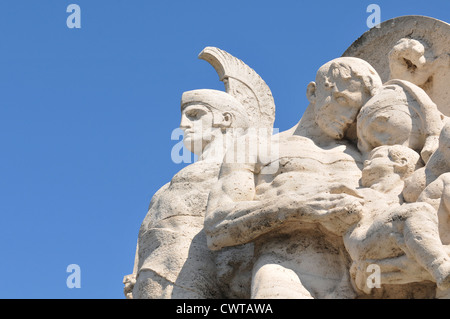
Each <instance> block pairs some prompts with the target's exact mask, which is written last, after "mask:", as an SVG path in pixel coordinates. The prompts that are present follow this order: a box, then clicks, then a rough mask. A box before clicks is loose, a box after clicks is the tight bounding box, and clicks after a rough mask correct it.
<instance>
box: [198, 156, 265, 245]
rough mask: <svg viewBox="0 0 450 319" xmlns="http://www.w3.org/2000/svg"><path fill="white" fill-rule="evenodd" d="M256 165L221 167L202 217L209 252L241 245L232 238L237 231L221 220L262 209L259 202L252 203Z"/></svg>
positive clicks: (224, 165) (236, 164)
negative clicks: (204, 214) (203, 218)
mask: <svg viewBox="0 0 450 319" xmlns="http://www.w3.org/2000/svg"><path fill="white" fill-rule="evenodd" d="M255 166H256V165H255V164H248V163H246V164H240V163H224V164H222V167H221V171H220V175H219V179H218V181H217V183H216V184H215V186H214V187H213V188H212V189H211V192H210V194H209V199H208V206H207V209H206V216H205V232H206V234H207V239H208V247H209V248H210V249H212V250H218V249H221V248H223V247H226V246H234V245H238V244H240V243H241V241H242V240H238V238H235V236H234V235H235V233H236V232H237V231H239V229H236V227H227V226H226V225H224V224H225V223H224V221H226V220H230V219H236V218H239V217H240V216H242V215H245V214H247V213H249V212H250V211H251V210H252V209H254V208H257V207H260V206H261V203H260V202H259V201H254V200H253V199H254V196H255V175H254V173H255ZM233 226H236V225H233Z"/></svg>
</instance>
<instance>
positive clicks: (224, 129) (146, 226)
mask: <svg viewBox="0 0 450 319" xmlns="http://www.w3.org/2000/svg"><path fill="white" fill-rule="evenodd" d="M216 56H219V57H220V58H222V59H223V60H220V61H219V60H214V58H215V57H216ZM200 57H201V58H202V59H205V60H207V61H208V62H210V63H211V64H212V65H213V66H214V67H215V68H216V69H220V68H222V70H225V71H226V72H231V73H232V75H233V76H234V78H233V79H234V80H236V81H240V83H242V85H245V86H246V87H247V88H251V89H254V86H255V85H256V84H257V85H258V89H259V90H264V94H265V96H266V98H267V97H269V96H271V94H270V90H269V89H268V87H267V85H265V83H264V81H263V80H262V79H261V78H260V77H259V76H258V75H257V74H256V73H255V72H254V71H253V70H252V69H250V68H249V67H248V66H246V65H245V64H244V63H243V62H242V61H240V60H238V59H236V58H235V57H232V56H231V55H229V54H228V53H226V52H224V51H221V50H219V49H217V48H209V47H208V48H205V49H204V50H203V51H202V53H201V54H200ZM224 65H225V66H226V67H223V66H224ZM237 67H239V70H241V71H242V72H241V73H239V70H238V71H236V70H235V69H236V68H237ZM233 72H234V73H233ZM221 75H222V76H223V77H222V78H221V79H222V80H224V81H228V77H229V74H228V73H227V74H221ZM229 82H232V81H229ZM230 92H231V93H230ZM251 92H254V94H255V95H256V96H258V94H259V92H258V90H253V91H251ZM243 98H247V99H248V96H238V95H235V94H233V92H232V91H231V89H230V88H228V90H227V92H222V91H217V90H206V89H205V90H194V91H188V92H185V93H183V95H182V98H181V113H182V116H181V123H180V128H181V129H182V130H183V131H184V139H183V143H184V145H185V146H186V148H187V149H189V150H190V151H192V152H193V153H195V154H196V155H198V157H199V160H198V161H197V162H195V163H194V164H191V165H188V166H187V167H185V168H183V169H182V170H181V171H179V172H178V173H177V174H176V175H175V176H174V177H173V178H172V180H171V181H170V183H167V184H166V185H164V186H163V187H162V188H161V189H160V190H159V191H158V192H157V193H156V194H155V195H154V196H153V198H152V200H151V202H150V206H149V209H148V213H147V215H146V217H145V219H144V221H143V223H142V225H141V228H140V230H139V238H138V245H137V254H136V261H135V270H134V273H133V275H131V276H128V277H126V279H125V283H126V284H128V285H126V287H125V293H126V294H128V297H131V296H130V294H132V297H133V298H146V299H147V298H149V299H159V298H174V299H178V298H186V299H202V298H221V297H223V296H224V295H223V294H222V289H221V287H220V285H219V281H218V280H217V279H218V278H217V273H218V272H217V269H216V256H215V254H214V253H213V252H212V251H210V250H209V249H208V247H207V245H206V237H205V234H204V231H203V224H204V215H205V210H206V204H207V199H208V195H209V191H210V189H211V188H212V187H213V185H215V184H216V183H217V178H218V175H219V170H220V166H221V163H222V159H223V155H224V153H225V152H224V147H226V144H224V141H226V140H229V138H234V137H235V135H236V132H238V133H239V134H244V133H245V131H246V130H247V129H248V128H249V127H250V126H253V125H255V122H256V123H258V124H260V123H264V125H266V124H267V123H273V119H274V104H273V103H272V104H270V103H268V104H267V106H266V109H264V111H265V114H266V117H263V116H261V117H258V118H256V117H257V116H258V115H260V114H261V113H260V112H258V104H256V105H255V104H252V105H251V106H252V108H251V109H249V108H248V103H247V104H246V103H243V102H242V101H243V100H242V99H243ZM253 101H258V100H257V99H254V100H253ZM263 107H264V106H263ZM269 108H270V109H269ZM235 254H236V260H235V262H236V264H239V262H240V260H243V259H244V258H245V259H248V256H244V257H242V256H240V255H239V252H236V253H235ZM240 258H241V259H240ZM250 258H251V256H250ZM130 277H131V278H130ZM133 277H134V278H135V279H134V278H133ZM134 280H135V283H134V285H133V282H132V281H134ZM230 295H232V294H230Z"/></svg>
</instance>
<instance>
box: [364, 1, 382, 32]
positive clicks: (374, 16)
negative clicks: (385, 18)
mask: <svg viewBox="0 0 450 319" xmlns="http://www.w3.org/2000/svg"><path fill="white" fill-rule="evenodd" d="M366 12H368V13H371V14H370V15H369V16H368V17H367V20H366V24H367V27H368V28H369V29H372V28H380V23H381V8H380V6H379V5H378V4H374V3H372V4H369V5H368V6H367V10H366Z"/></svg>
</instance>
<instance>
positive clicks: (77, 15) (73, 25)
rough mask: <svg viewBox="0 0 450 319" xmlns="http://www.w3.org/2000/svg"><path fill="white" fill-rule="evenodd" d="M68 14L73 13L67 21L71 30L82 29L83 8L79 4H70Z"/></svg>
mask: <svg viewBox="0 0 450 319" xmlns="http://www.w3.org/2000/svg"><path fill="white" fill-rule="evenodd" d="M66 12H69V13H71V14H70V15H69V16H68V17H67V20H66V25H67V27H68V28H69V29H80V28H81V8H80V6H79V5H77V4H69V5H68V6H67V9H66Z"/></svg>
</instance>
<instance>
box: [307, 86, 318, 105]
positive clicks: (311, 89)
mask: <svg viewBox="0 0 450 319" xmlns="http://www.w3.org/2000/svg"><path fill="white" fill-rule="evenodd" d="M306 97H307V98H308V101H309V102H310V103H314V102H316V82H311V83H309V84H308V87H307V88H306Z"/></svg>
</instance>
